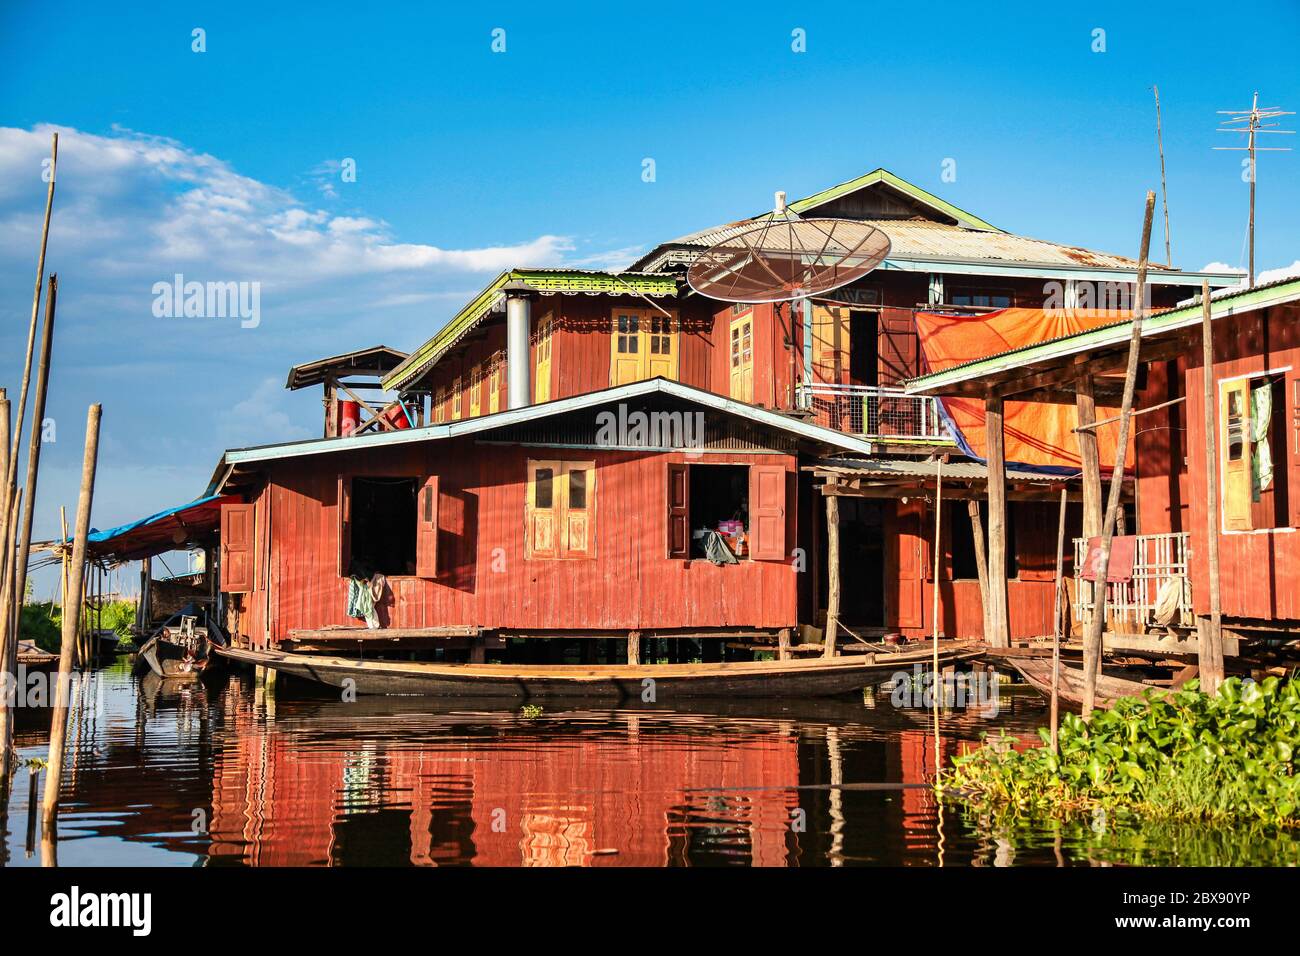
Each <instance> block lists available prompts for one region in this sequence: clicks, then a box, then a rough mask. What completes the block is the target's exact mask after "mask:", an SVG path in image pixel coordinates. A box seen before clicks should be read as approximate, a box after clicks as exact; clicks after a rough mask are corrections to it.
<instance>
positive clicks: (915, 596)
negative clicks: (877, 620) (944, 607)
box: [885, 498, 926, 627]
mask: <svg viewBox="0 0 1300 956" xmlns="http://www.w3.org/2000/svg"><path fill="white" fill-rule="evenodd" d="M924 517H925V503H924V502H922V501H919V500H917V499H916V498H912V499H910V500H908V501H907V502H903V501H899V502H898V504H897V507H896V510H895V514H894V520H893V522H892V524H893V533H892V534H890V533H889V531H890V527H889V526H890V524H891V522H889V521H886V523H885V529H886V537H887V540H888V541H889V543H890V546H891V550H892V551H893V553H892V554H891V555H890V557H892V558H893V560H892V561H888V562H886V572H885V573H886V582H888V581H889V580H891V579H892V580H893V581H895V582H896V584H897V587H896V591H895V593H896V594H897V599H896V601H895V606H894V608H893V610H894V615H893V616H894V620H893V621H892V622H891V623H892V625H893V626H894V627H921V626H922V625H923V624H924V623H925V621H924V618H923V617H922V607H923V606H924V603H925V602H924V590H925V588H924V584H925V564H926V560H925V553H924V550H925V547H924V546H925V539H924V535H923V531H924V527H923V525H924V520H923V519H924ZM889 564H892V565H893V568H892V569H890V568H889V567H888V565H889ZM891 570H892V572H893V573H890V571H891Z"/></svg>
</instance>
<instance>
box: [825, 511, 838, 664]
mask: <svg viewBox="0 0 1300 956" xmlns="http://www.w3.org/2000/svg"><path fill="white" fill-rule="evenodd" d="M826 580H827V585H828V586H827V594H826V635H825V636H824V637H823V638H822V656H823V657H834V656H835V639H836V637H837V636H838V635H837V632H838V631H839V629H840V499H839V498H837V497H836V496H835V495H827V496H826Z"/></svg>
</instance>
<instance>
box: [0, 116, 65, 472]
mask: <svg viewBox="0 0 1300 956" xmlns="http://www.w3.org/2000/svg"><path fill="white" fill-rule="evenodd" d="M58 165H59V134H58V133H55V134H53V137H52V139H51V141H50V182H49V185H48V187H47V188H46V190H45V224H44V226H42V227H41V251H40V253H39V254H38V255H37V257H36V290H35V291H34V292H33V293H32V320H31V322H30V323H29V325H28V327H27V359H26V362H25V364H24V365H23V384H22V389H21V390H20V391H19V393H18V418H17V422H16V424H15V427H14V430H13V433H12V434H11V435H10V450H9V470H8V472H7V474H6V476H5V478H6V480H7V481H8V482H9V487H10V489H11V490H10V494H11V495H12V494H13V491H12V489H13V487H14V482H15V480H16V479H17V477H18V445H19V442H21V441H22V434H23V414H24V412H25V411H26V409H27V386H28V383H29V382H30V380H31V376H32V352H33V350H34V349H35V347H36V318H37V316H38V315H39V314H40V311H41V285H42V284H43V283H44V282H45V248H46V246H47V245H48V244H49V241H50V213H51V212H53V210H54V180H55V172H56V171H57V169H58Z"/></svg>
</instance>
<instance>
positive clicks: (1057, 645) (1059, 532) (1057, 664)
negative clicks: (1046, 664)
mask: <svg viewBox="0 0 1300 956" xmlns="http://www.w3.org/2000/svg"><path fill="white" fill-rule="evenodd" d="M1067 496H1068V491H1067V489H1066V488H1065V486H1064V485H1062V486H1061V510H1060V513H1059V515H1058V516H1057V519H1056V587H1055V589H1054V590H1053V591H1052V595H1053V600H1052V750H1053V751H1055V750H1056V731H1057V727H1058V726H1059V725H1060V717H1061V627H1062V623H1063V622H1062V620H1061V598H1062V596H1063V595H1062V591H1063V590H1064V587H1065V581H1064V580H1063V579H1062V566H1063V565H1064V564H1065V502H1066V498H1067Z"/></svg>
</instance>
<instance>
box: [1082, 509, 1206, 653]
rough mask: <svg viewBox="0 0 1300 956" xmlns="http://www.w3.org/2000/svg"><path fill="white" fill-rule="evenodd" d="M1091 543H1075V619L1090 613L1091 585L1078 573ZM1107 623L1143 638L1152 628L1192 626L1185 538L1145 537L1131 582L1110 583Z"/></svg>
mask: <svg viewBox="0 0 1300 956" xmlns="http://www.w3.org/2000/svg"><path fill="white" fill-rule="evenodd" d="M1087 552H1088V539H1087V538H1075V539H1074V583H1075V594H1077V595H1078V599H1077V600H1076V601H1075V607H1074V617H1075V620H1077V621H1082V620H1083V617H1084V615H1085V614H1089V613H1091V612H1092V609H1093V607H1094V602H1093V600H1092V590H1093V589H1092V587H1080V586H1079V585H1081V584H1090V583H1091V582H1086V581H1083V579H1082V578H1081V577H1080V572H1081V571H1082V570H1083V562H1084V560H1085V559H1086V558H1087ZM1106 587H1107V591H1106V620H1107V622H1108V626H1109V628H1110V629H1112V630H1121V631H1127V633H1135V634H1140V633H1142V632H1144V631H1145V630H1147V629H1148V628H1160V627H1192V626H1193V625H1195V623H1196V619H1195V617H1194V616H1193V615H1192V579H1191V578H1190V577H1189V576H1188V573H1187V534H1186V532H1183V533H1178V534H1141V535H1138V536H1137V546H1136V549H1135V552H1134V556H1133V578H1132V580H1130V581H1127V582H1122V583H1120V582H1117V583H1113V584H1108V585H1107V586H1106Z"/></svg>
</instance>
